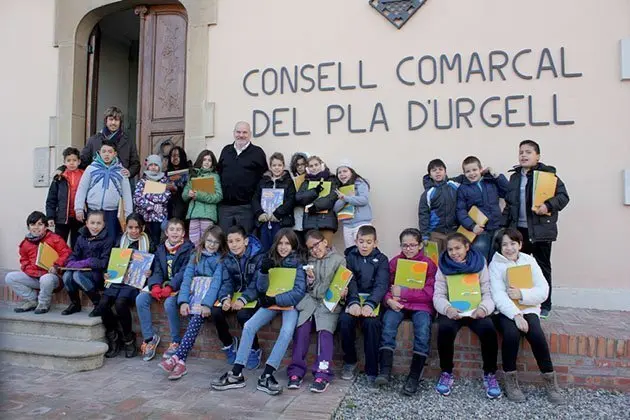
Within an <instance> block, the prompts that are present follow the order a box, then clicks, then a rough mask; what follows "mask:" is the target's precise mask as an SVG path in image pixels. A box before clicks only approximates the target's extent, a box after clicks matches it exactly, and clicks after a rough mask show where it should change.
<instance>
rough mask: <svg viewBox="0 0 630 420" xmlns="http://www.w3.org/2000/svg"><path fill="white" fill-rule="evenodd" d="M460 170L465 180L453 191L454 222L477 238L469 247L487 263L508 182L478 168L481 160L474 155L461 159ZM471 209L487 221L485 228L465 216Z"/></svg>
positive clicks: (498, 223) (487, 170)
mask: <svg viewBox="0 0 630 420" xmlns="http://www.w3.org/2000/svg"><path fill="white" fill-rule="evenodd" d="M462 170H463V171H464V176H465V179H463V183H462V185H461V186H460V187H459V190H457V220H458V221H459V223H460V224H461V225H462V226H463V227H464V228H466V229H468V230H469V231H472V232H473V233H474V234H475V235H477V237H476V238H475V240H474V242H473V244H472V246H473V248H474V249H476V250H477V251H479V252H480V253H481V255H483V257H484V258H486V260H488V261H490V258H492V240H493V238H494V232H495V231H496V230H497V229H498V228H499V227H500V226H501V208H500V207H499V198H504V197H505V193H506V192H507V190H508V181H507V179H506V178H505V176H504V175H503V174H497V173H495V172H493V171H492V169H491V168H486V169H485V170H484V169H482V167H481V161H480V160H479V159H478V158H477V157H475V156H468V157H467V158H466V159H464V161H463V162H462ZM472 206H477V208H478V209H479V210H480V211H481V212H482V213H483V214H485V215H486V217H487V218H488V222H487V223H486V225H485V226H479V225H477V224H476V223H475V221H474V220H473V219H471V217H470V216H469V215H468V211H469V210H470V209H471V207H472Z"/></svg>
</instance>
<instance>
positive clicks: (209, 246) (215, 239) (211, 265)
mask: <svg viewBox="0 0 630 420" xmlns="http://www.w3.org/2000/svg"><path fill="white" fill-rule="evenodd" d="M226 253H227V243H226V240H225V234H224V233H223V231H222V230H221V228H220V227H219V226H212V227H210V228H209V229H207V230H206V231H205V232H204V233H203V235H201V241H200V242H199V245H197V247H196V248H195V252H194V254H193V256H192V257H191V259H190V262H189V263H188V265H187V266H186V270H185V271H184V280H183V281H182V287H181V289H180V290H179V295H178V298H177V303H178V304H179V313H180V314H181V315H182V316H190V318H189V320H188V327H187V328H186V333H184V337H183V338H182V341H181V344H180V346H179V347H178V348H177V351H176V352H175V354H174V355H173V356H171V357H169V358H168V359H165V360H164V361H162V362H161V363H160V364H159V366H160V367H161V368H162V369H163V370H164V371H165V372H167V373H168V374H169V375H168V379H170V380H175V379H179V378H181V377H182V376H184V375H185V374H186V373H188V371H187V370H186V358H187V357H188V353H190V350H192V348H193V345H194V344H195V340H196V339H197V335H199V331H200V330H201V325H203V322H204V320H205V319H206V318H208V317H209V316H210V309H211V308H212V305H214V302H215V301H216V300H217V295H218V294H219V288H220V287H221V282H222V279H223V261H222V259H223V257H224V256H225V254H226ZM195 277H212V281H211V282H210V287H209V289H208V290H207V291H206V293H205V295H204V296H203V299H202V300H201V308H200V309H201V313H198V314H197V313H196V314H193V313H192V311H193V309H195V308H192V298H193V297H194V295H195V294H196V293H202V292H201V290H200V289H199V287H200V286H199V285H193V279H194V278H195ZM193 287H197V289H196V290H195V289H194V288H193Z"/></svg>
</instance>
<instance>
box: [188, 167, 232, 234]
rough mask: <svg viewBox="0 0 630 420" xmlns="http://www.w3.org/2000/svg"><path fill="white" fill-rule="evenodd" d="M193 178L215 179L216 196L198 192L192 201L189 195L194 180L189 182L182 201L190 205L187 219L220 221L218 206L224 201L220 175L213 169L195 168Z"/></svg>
mask: <svg viewBox="0 0 630 420" xmlns="http://www.w3.org/2000/svg"><path fill="white" fill-rule="evenodd" d="M192 171H193V174H194V175H193V178H214V194H210V193H207V192H203V191H197V195H196V198H195V199H194V200H192V199H191V198H190V197H189V196H188V193H189V192H190V191H192V178H191V179H189V180H188V183H186V186H185V187H184V191H183V193H182V199H183V200H184V201H185V202H189V201H190V203H188V212H187V214H186V219H188V220H191V219H206V220H212V221H213V222H214V223H217V222H218V221H219V216H218V213H217V204H219V203H220V202H221V200H222V199H223V190H222V189H221V178H220V177H219V174H217V173H216V172H214V171H213V170H211V169H203V168H193V170H192Z"/></svg>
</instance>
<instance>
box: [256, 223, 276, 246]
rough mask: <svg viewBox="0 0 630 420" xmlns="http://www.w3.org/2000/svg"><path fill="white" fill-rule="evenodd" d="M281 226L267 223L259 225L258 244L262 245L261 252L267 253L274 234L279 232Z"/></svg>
mask: <svg viewBox="0 0 630 420" xmlns="http://www.w3.org/2000/svg"><path fill="white" fill-rule="evenodd" d="M280 228H281V226H280V223H279V222H267V223H263V224H262V225H260V243H261V245H262V252H267V251H269V250H270V249H271V245H273V239H274V238H275V237H276V233H278V231H279V230H280Z"/></svg>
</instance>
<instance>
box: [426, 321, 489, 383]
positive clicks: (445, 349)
mask: <svg viewBox="0 0 630 420" xmlns="http://www.w3.org/2000/svg"><path fill="white" fill-rule="evenodd" d="M438 327H439V328H438V354H439V355H440V368H441V369H442V372H448V373H453V354H454V353H455V337H457V332H458V331H459V329H460V328H461V327H468V328H470V330H471V331H472V332H474V333H475V334H477V336H478V337H479V341H480V342H481V357H482V359H483V373H484V374H488V373H495V372H496V371H497V352H498V350H499V344H498V341H497V331H496V330H495V329H494V325H493V324H492V320H491V319H490V318H489V317H485V318H482V319H472V318H470V317H464V318H461V319H457V320H453V319H449V318H448V317H446V316H444V315H439V317H438Z"/></svg>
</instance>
